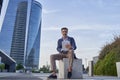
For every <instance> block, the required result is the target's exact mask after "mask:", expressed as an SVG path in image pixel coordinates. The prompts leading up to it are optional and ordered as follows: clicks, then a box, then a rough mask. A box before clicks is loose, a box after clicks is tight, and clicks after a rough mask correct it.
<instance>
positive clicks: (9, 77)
mask: <svg viewBox="0 0 120 80" xmlns="http://www.w3.org/2000/svg"><path fill="white" fill-rule="evenodd" d="M48 75H50V74H48V73H47V74H45V73H30V74H26V73H0V80H47V76H48ZM58 80H63V79H58ZM70 80H74V79H70ZM75 80H120V78H118V77H114V76H93V77H89V76H88V75H87V74H84V75H83V79H75Z"/></svg>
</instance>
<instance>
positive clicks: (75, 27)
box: [42, 24, 120, 31]
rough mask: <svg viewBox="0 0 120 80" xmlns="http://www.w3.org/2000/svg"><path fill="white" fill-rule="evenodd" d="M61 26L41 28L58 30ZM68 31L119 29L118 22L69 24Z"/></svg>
mask: <svg viewBox="0 0 120 80" xmlns="http://www.w3.org/2000/svg"><path fill="white" fill-rule="evenodd" d="M60 28H61V27H44V28H43V29H42V30H44V31H57V30H60ZM68 28H69V31H75V30H96V31H103V30H112V31H113V30H120V24H116V25H101V24H100V25H99V24H94V25H72V26H69V27H68Z"/></svg>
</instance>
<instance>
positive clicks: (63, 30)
mask: <svg viewBox="0 0 120 80" xmlns="http://www.w3.org/2000/svg"><path fill="white" fill-rule="evenodd" d="M61 33H62V35H63V37H66V36H67V33H68V28H66V27H63V28H61Z"/></svg>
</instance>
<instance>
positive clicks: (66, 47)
mask: <svg viewBox="0 0 120 80" xmlns="http://www.w3.org/2000/svg"><path fill="white" fill-rule="evenodd" d="M61 33H62V38H60V39H59V40H58V45H57V51H58V52H59V54H53V55H51V56H50V63H51V69H52V74H51V75H50V76H49V77H48V78H51V79H56V78H57V75H56V63H55V60H62V59H63V58H68V59H69V67H68V74H67V77H68V78H71V76H72V65H73V59H74V58H75V55H74V50H75V49H76V44H75V41H74V39H73V38H72V37H69V36H67V33H68V29H67V28H66V27H64V28H62V29H61Z"/></svg>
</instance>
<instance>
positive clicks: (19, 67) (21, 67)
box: [16, 63, 24, 70]
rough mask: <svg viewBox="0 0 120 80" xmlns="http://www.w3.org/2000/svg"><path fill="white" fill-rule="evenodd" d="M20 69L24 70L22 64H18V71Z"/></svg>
mask: <svg viewBox="0 0 120 80" xmlns="http://www.w3.org/2000/svg"><path fill="white" fill-rule="evenodd" d="M20 69H24V67H23V65H22V64H20V63H19V64H17V66H16V70H20Z"/></svg>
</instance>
